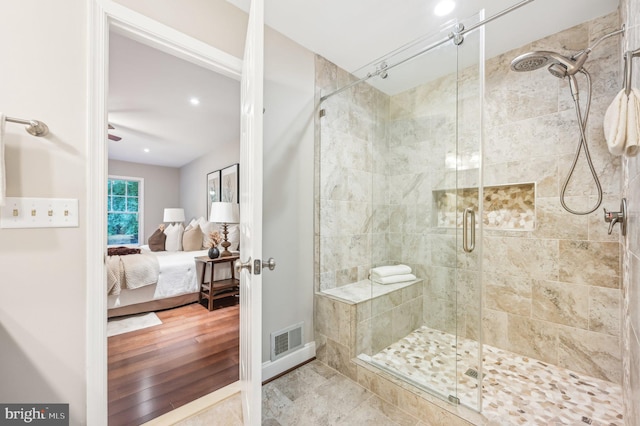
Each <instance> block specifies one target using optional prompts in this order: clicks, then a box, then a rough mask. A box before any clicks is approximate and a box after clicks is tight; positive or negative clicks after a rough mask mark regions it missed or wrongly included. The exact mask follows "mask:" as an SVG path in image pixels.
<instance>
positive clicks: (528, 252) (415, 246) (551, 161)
mask: <svg viewBox="0 0 640 426" xmlns="http://www.w3.org/2000/svg"><path fill="white" fill-rule="evenodd" d="M618 20H619V18H618V15H617V14H612V15H609V16H605V17H602V18H599V19H596V20H593V21H590V22H587V23H584V24H582V25H579V26H576V27H573V28H570V29H568V30H565V31H563V32H561V33H558V34H555V35H553V36H550V37H547V38H545V39H543V40H539V41H536V42H534V43H531V44H529V45H527V46H523V47H522V48H520V49H517V50H514V51H511V52H507V53H505V54H503V55H500V56H498V57H495V58H492V59H489V60H488V61H487V62H486V64H485V65H486V83H485V84H486V87H485V93H486V95H485V102H486V104H485V106H484V108H485V117H486V121H485V126H486V127H485V140H484V158H483V161H484V173H485V181H484V184H485V186H497V185H506V184H520V183H535V185H536V199H535V211H536V229H535V230H533V231H505V230H485V232H484V237H483V240H482V246H483V247H482V251H483V268H484V280H483V283H482V285H481V286H480V285H478V284H477V281H476V280H477V277H478V273H477V265H478V262H477V258H476V256H477V255H478V251H476V252H474V253H473V254H472V255H461V254H460V252H461V250H460V246H461V241H460V233H459V231H456V230H455V229H447V228H443V227H440V228H439V227H437V223H436V222H435V218H436V216H435V215H434V213H435V212H434V211H433V209H434V203H433V199H432V196H433V191H434V190H442V189H451V188H454V187H455V186H456V185H457V186H458V187H473V186H474V185H478V180H477V175H478V171H477V169H473V168H470V169H469V170H466V171H462V172H457V173H456V172H455V171H451V170H449V169H447V154H451V153H452V152H453V153H456V149H457V154H458V157H464V156H467V157H469V158H470V157H471V156H473V155H474V154H478V152H477V146H478V139H479V128H480V126H479V123H478V122H477V121H476V120H477V118H476V117H478V116H479V115H478V110H479V96H478V93H479V92H478V90H479V87H478V79H477V78H478V77H477V76H478V75H479V74H478V71H477V69H475V70H474V69H466V70H464V71H462V72H461V74H460V75H459V81H458V88H457V89H458V102H459V104H458V105H457V107H458V111H459V114H460V115H459V120H458V122H457V123H456V120H455V108H456V96H455V94H456V91H455V90H456V87H455V83H456V81H455V80H454V77H453V74H452V75H449V76H445V77H442V78H440V79H439V80H436V81H433V82H430V83H428V84H427V85H424V86H420V87H418V88H414V89H412V90H410V91H407V92H404V93H401V94H398V95H395V96H392V97H388V96H386V95H384V94H382V93H381V92H379V91H377V90H375V89H373V88H371V87H370V86H368V85H367V84H360V85H358V86H356V87H357V90H347V91H345V92H343V94H341V95H337V96H334V97H332V98H330V99H329V100H328V101H326V102H324V103H323V104H322V108H324V109H325V110H326V114H327V117H329V118H331V120H324V119H323V120H321V126H322V130H321V131H322V145H321V147H319V151H318V156H319V161H320V165H321V174H320V177H319V182H320V188H319V193H320V197H319V201H318V203H319V211H320V221H319V226H318V228H317V231H319V235H318V237H319V238H318V241H319V247H320V253H319V258H320V262H319V276H318V278H319V279H318V281H317V282H318V283H319V284H318V285H319V289H320V290H322V289H326V288H332V287H335V286H339V285H344V284H348V283H350V282H355V281H358V280H361V279H364V278H366V272H367V270H368V268H369V265H370V264H371V263H373V264H377V263H382V262H387V261H391V262H394V261H400V262H403V263H408V264H410V265H411V266H412V267H413V268H414V269H415V271H416V272H417V275H418V276H419V277H420V278H424V279H425V284H424V291H423V295H424V296H423V304H424V306H423V311H424V322H425V324H426V325H428V326H429V327H433V328H440V329H443V330H446V331H449V332H453V331H456V325H457V331H458V332H459V333H460V334H461V335H463V336H466V337H470V338H476V337H477V336H478V334H479V330H478V329H477V326H478V324H479V322H478V321H477V318H479V312H478V310H479V304H478V300H479V299H480V297H481V295H480V291H482V293H483V294H482V300H483V309H482V313H483V316H482V326H483V340H484V342H485V343H487V344H490V345H493V346H497V347H500V348H504V349H507V350H510V351H512V352H516V353H520V354H523V355H526V356H531V357H535V358H538V359H541V360H543V361H546V362H549V363H553V364H556V365H560V366H563V367H567V368H569V369H572V370H574V371H577V372H583V373H586V374H589V375H592V376H596V377H599V378H603V379H607V380H611V381H613V382H620V380H621V368H620V366H621V353H620V302H621V290H620V276H621V272H620V256H619V253H620V247H619V243H618V231H617V229H616V231H614V233H613V235H608V234H607V228H606V224H605V223H604V221H603V219H602V210H601V209H599V210H598V211H596V212H594V213H592V214H590V215H586V216H574V215H570V214H568V213H566V212H564V211H563V210H562V208H561V206H560V201H559V196H560V188H561V186H562V183H563V179H564V177H565V174H566V173H567V171H568V169H569V166H570V164H571V160H572V156H573V153H574V151H575V148H576V145H577V143H578V135H579V133H578V127H577V122H576V118H575V112H574V109H573V103H572V100H571V95H570V94H569V91H568V88H567V84H566V81H562V80H559V79H556V78H555V77H553V76H551V75H550V74H549V73H548V72H547V71H546V70H544V69H543V70H538V71H535V72H530V73H514V72H511V71H510V70H509V63H510V61H511V60H512V59H513V58H514V57H516V56H517V55H518V54H521V53H524V52H526V51H529V50H534V49H538V50H540V49H548V50H561V51H565V52H569V51H577V50H579V49H582V48H584V47H586V46H588V45H589V42H590V41H591V42H592V41H593V40H595V39H596V38H598V37H599V36H601V35H603V34H605V33H606V32H608V31H611V30H612V29H615V28H618V27H619V22H618ZM463 47H464V45H463ZM619 50H620V49H619V40H615V39H609V40H607V41H606V42H604V43H602V44H601V45H600V46H599V47H598V48H597V49H596V51H594V52H593V53H592V54H591V57H590V59H589V62H588V63H587V69H588V70H589V71H590V73H591V75H592V78H593V83H594V88H593V92H594V95H593V99H592V106H591V116H590V120H589V128H588V137H589V144H590V145H589V146H590V149H591V153H592V156H593V157H594V163H595V166H596V168H597V171H598V175H599V176H600V179H601V182H602V186H603V189H604V191H605V199H604V204H603V205H604V206H606V207H607V208H608V209H610V210H617V207H618V205H619V200H620V196H621V195H620V194H621V185H620V182H621V163H620V160H619V159H618V158H614V157H611V156H610V155H609V153H608V151H607V149H606V143H605V141H604V139H603V135H602V117H603V114H604V110H605V109H606V107H607V106H608V104H609V103H610V101H611V99H612V98H613V96H614V95H615V93H616V91H617V90H618V89H619V81H620V78H619V77H620V75H619V67H620V62H619V61H620V54H619ZM317 67H318V75H319V77H318V78H319V81H318V83H319V87H321V88H323V89H324V90H325V92H324V93H326V91H330V90H331V89H334V88H337V87H340V86H342V85H343V84H345V83H347V82H349V79H350V78H351V77H349V76H348V74H347V73H346V72H343V71H341V70H339V69H337V68H336V67H335V66H333V65H332V64H329V63H327V62H326V61H324V60H322V59H321V58H319V60H318V62H317ZM580 85H581V87H584V82H583V80H580ZM583 99H584V95H583ZM409 105H410V106H411V107H410V108H409V107H407V106H409ZM387 114H388V115H387ZM456 126H457V127H456ZM456 132H457V133H458V141H457V143H458V147H457V148H456V147H455V144H456V140H455V135H456ZM383 160H384V161H383ZM584 164H585V161H584V157H582V158H581V160H580V162H579V166H578V169H577V171H576V176H575V178H574V180H573V182H572V184H571V185H569V188H568V191H567V194H568V195H569V197H568V203H569V205H570V206H572V207H574V208H576V209H584V208H586V207H588V206H590V205H592V204H593V203H594V202H595V191H594V184H593V182H592V181H591V178H590V174H589V173H588V170H587V169H586V168H585V167H584ZM371 199H373V202H371ZM456 233H457V234H458V235H456ZM636 253H637V252H636ZM636 259H637V258H636ZM636 269H637V268H636ZM456 281H457V283H458V284H457V286H456ZM456 300H457V308H458V309H456ZM636 353H637V352H636ZM636 365H637V363H636ZM636 377H637V376H636Z"/></svg>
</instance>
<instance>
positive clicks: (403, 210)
mask: <svg viewBox="0 0 640 426" xmlns="http://www.w3.org/2000/svg"><path fill="white" fill-rule="evenodd" d="M469 21H470V22H477V19H475V18H474V19H472V20H469ZM453 30H454V29H453V28H448V29H447V30H446V31H444V34H448V33H449V32H450V31H453ZM442 37H443V33H440V34H437V35H436V36H434V37H433V38H432V39H431V40H424V41H423V44H420V45H418V44H416V45H413V46H410V47H408V48H407V49H405V50H403V51H401V52H400V53H399V54H396V55H393V56H389V57H387V58H384V59H383V60H381V61H380V62H378V63H377V64H376V65H375V69H383V68H384V67H387V68H388V72H386V73H383V74H381V77H384V78H381V77H378V78H376V79H374V80H375V82H374V83H373V84H374V85H376V87H379V88H380V89H381V90H383V91H384V92H385V93H389V106H388V115H387V117H386V141H387V143H386V145H385V146H384V150H385V151H384V155H380V156H378V157H375V156H374V168H377V169H382V168H384V169H385V170H386V182H387V185H386V189H387V191H388V198H387V200H388V201H387V206H386V209H382V208H381V206H378V209H377V210H376V208H375V204H374V223H377V222H382V221H381V220H379V219H377V216H376V214H379V215H381V217H385V216H384V215H385V214H386V215H387V216H386V217H388V232H387V237H386V240H385V241H379V240H376V239H375V238H374V240H373V247H374V251H375V247H376V246H377V245H378V243H379V244H382V245H383V246H386V247H388V251H387V252H386V259H381V258H380V256H379V254H380V253H378V255H376V254H375V253H374V256H373V258H372V264H373V265H374V266H375V265H380V264H403V265H407V266H409V267H411V269H412V271H413V273H414V274H415V275H416V277H417V278H418V283H417V285H406V286H405V287H402V284H400V283H398V284H394V285H396V286H398V287H399V288H402V290H401V292H400V293H397V292H395V291H390V290H389V288H388V287H386V288H383V287H381V286H379V285H377V284H376V283H375V282H372V284H371V299H372V304H371V310H372V312H371V315H372V318H371V339H370V341H371V356H370V361H371V363H373V364H374V365H376V366H378V367H380V368H382V369H384V370H386V371H388V372H390V373H392V374H394V375H396V376H398V377H400V378H401V379H402V380H404V381H407V382H408V383H411V384H413V385H415V386H417V387H419V388H421V389H425V390H427V391H429V392H432V393H435V394H438V395H439V396H440V397H442V398H443V399H447V400H449V401H451V402H452V403H456V404H458V403H461V404H464V405H467V406H469V407H471V408H474V409H479V407H480V402H479V401H480V400H479V398H480V397H479V389H480V386H479V378H480V370H481V368H480V353H481V346H480V345H479V342H480V330H479V327H480V273H479V272H480V271H479V260H478V259H479V256H478V253H479V245H480V244H479V242H480V238H479V237H480V232H479V231H480V226H481V224H480V220H478V219H477V218H480V217H481V216H480V215H481V207H480V203H479V200H480V197H481V185H480V182H481V181H480V178H481V174H480V170H481V167H480V166H481V165H480V158H481V150H480V141H481V126H480V105H481V103H480V99H481V97H480V93H481V90H480V89H481V78H480V77H481V68H480V66H479V64H480V63H481V62H480V60H479V59H480V56H479V53H480V41H481V38H480V33H479V32H474V33H471V34H469V35H467V36H466V37H465V39H464V42H463V43H462V44H460V45H456V44H455V43H453V42H447V43H445V44H442V45H440V46H438V47H436V48H434V49H431V50H429V51H427V52H425V53H423V54H421V55H418V56H416V57H415V58H412V59H410V60H406V61H405V59H406V58H408V57H410V56H411V55H413V54H415V52H416V51H419V50H420V49H424V47H425V46H428V45H429V43H433V41H434V39H435V40H438V39H442ZM399 62H403V63H402V64H401V65H398V66H393V65H392V64H396V63H399ZM375 193H376V192H375V191H374V194H375ZM374 198H375V195H374ZM378 211H379V212H380V213H376V212H378ZM465 212H466V213H465ZM463 218H464V219H466V221H465V220H463ZM474 219H476V220H475V224H473V223H472V221H474ZM474 237H475V241H474ZM463 243H464V244H463ZM474 243H475V246H474ZM465 249H466V250H465ZM385 291H388V292H389V296H385V295H384V294H383V292H385ZM416 295H419V297H418V298H416V297H415V296H416Z"/></svg>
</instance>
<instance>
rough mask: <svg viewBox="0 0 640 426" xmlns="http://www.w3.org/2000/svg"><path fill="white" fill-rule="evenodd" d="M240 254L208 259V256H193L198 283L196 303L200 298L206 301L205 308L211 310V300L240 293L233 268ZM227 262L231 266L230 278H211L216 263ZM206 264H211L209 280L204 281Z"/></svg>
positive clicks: (238, 282) (200, 300) (199, 301)
mask: <svg viewBox="0 0 640 426" xmlns="http://www.w3.org/2000/svg"><path fill="white" fill-rule="evenodd" d="M239 257H240V256H238V255H234V256H227V257H218V258H216V259H210V258H209V256H198V257H195V258H194V259H195V261H196V270H198V280H199V283H200V295H199V297H198V303H202V300H203V299H204V300H206V301H207V308H208V309H209V310H210V311H212V310H213V302H214V301H215V300H218V299H222V298H225V297H234V298H236V296H238V295H239V294H240V281H239V280H238V279H237V278H236V276H235V268H234V267H233V263H234V262H235V261H236V260H238V258H239ZM225 263H228V264H229V267H230V268H231V278H227V279H224V280H218V281H214V280H213V271H214V270H215V267H216V265H220V264H225ZM207 264H209V265H211V269H210V273H209V282H208V283H207V282H205V278H206V275H207V274H206V272H207Z"/></svg>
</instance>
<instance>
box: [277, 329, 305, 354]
mask: <svg viewBox="0 0 640 426" xmlns="http://www.w3.org/2000/svg"><path fill="white" fill-rule="evenodd" d="M302 325H303V323H299V324H296V325H293V326H291V327H288V328H285V329H283V330H279V331H276V332H273V333H271V361H275V360H276V359H278V358H280V357H283V356H285V355H286V354H288V353H289V352H292V351H294V350H296V349H298V348H299V347H301V346H302V340H303V339H302Z"/></svg>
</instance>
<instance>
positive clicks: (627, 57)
mask: <svg viewBox="0 0 640 426" xmlns="http://www.w3.org/2000/svg"><path fill="white" fill-rule="evenodd" d="M638 56H640V49H636V50H627V51H626V52H625V53H624V83H623V85H624V93H626V95H627V96H629V93H631V74H632V72H633V61H632V59H633V58H637V57H638Z"/></svg>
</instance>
